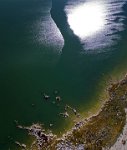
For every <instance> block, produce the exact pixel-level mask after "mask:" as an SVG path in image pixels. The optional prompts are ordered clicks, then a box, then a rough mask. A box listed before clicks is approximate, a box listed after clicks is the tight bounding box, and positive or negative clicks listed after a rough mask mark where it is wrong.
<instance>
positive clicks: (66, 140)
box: [17, 75, 127, 150]
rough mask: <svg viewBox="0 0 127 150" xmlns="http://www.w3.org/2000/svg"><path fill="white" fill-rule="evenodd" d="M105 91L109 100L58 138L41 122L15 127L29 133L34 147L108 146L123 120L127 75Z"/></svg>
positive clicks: (123, 124)
mask: <svg viewBox="0 0 127 150" xmlns="http://www.w3.org/2000/svg"><path fill="white" fill-rule="evenodd" d="M107 92H108V95H109V99H108V100H106V101H105V104H104V105H103V106H102V107H101V109H100V111H98V113H97V114H94V115H92V116H91V117H89V118H87V119H85V118H84V119H83V120H80V121H79V122H77V123H76V124H75V125H74V126H73V128H72V129H71V130H69V131H68V132H67V133H65V134H63V135H62V137H60V138H58V137H57V135H54V134H53V133H52V131H48V132H49V133H48V132H47V131H45V130H44V128H43V127H42V125H40V124H33V125H32V126H30V127H23V126H20V125H18V126H17V127H18V128H21V129H25V130H27V132H28V134H29V135H32V136H33V137H34V138H35V143H36V144H34V146H35V147H36V148H35V149H37V150H43V149H49V150H55V149H66V148H70V149H76V150H78V149H80V148H82V149H88V150H91V149H95V150H101V149H109V148H110V147H111V146H112V145H113V144H114V143H115V142H116V140H117V138H118V137H119V135H120V134H121V132H122V130H123V128H124V126H125V122H126V113H125V107H126V105H127V102H126V99H127V75H126V76H125V78H124V79H122V80H120V81H118V82H117V83H112V84H111V85H110V86H109V88H108V89H107ZM123 144H124V143H123ZM20 146H22V145H20ZM26 147H27V146H26ZM26 149H27V148H26ZM27 150H28V149H27ZM32 150H33V149H32ZM111 150H112V149H111Z"/></svg>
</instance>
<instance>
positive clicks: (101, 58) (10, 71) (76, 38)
mask: <svg viewBox="0 0 127 150" xmlns="http://www.w3.org/2000/svg"><path fill="white" fill-rule="evenodd" d="M52 6H53V7H52ZM51 8H52V11H51V13H52V14H50V10H51ZM82 8H83V9H82ZM92 8H94V9H92ZM77 10H78V11H77ZM81 10H82V11H81ZM95 11H97V14H96V15H95ZM77 12H78V13H77ZM82 14H84V15H82ZM86 14H87V15H86ZM75 15H76V16H77V17H79V21H81V23H79V22H77V20H75ZM88 16H89V17H88ZM126 16H127V5H126V0H108V1H106V0H98V1H96V0H87V1H86V0H80V1H79V0H64V1H61V2H60V1H59V0H53V2H52V1H51V0H27V1H25V0H1V1H0V93H1V94H0V118H1V119H0V133H1V134H0V149H1V150H7V149H8V148H9V147H12V145H13V140H10V138H8V136H11V137H13V139H14V140H15V139H17V140H19V141H26V134H25V133H24V132H23V133H22V132H20V131H19V130H18V129H16V128H15V125H14V120H18V121H19V122H20V123H21V124H25V125H31V124H32V123H33V122H42V123H44V124H45V126H46V127H47V128H48V127H49V124H50V123H53V124H54V126H53V127H52V128H53V130H54V131H55V132H57V131H63V130H64V127H63V124H64V119H63V118H61V117H60V116H59V115H58V114H59V112H63V111H64V105H65V104H69V105H71V106H73V107H75V108H76V109H77V110H79V111H86V110H88V108H89V107H90V106H91V104H92V103H94V104H95V100H96V99H97V97H98V95H99V92H98V91H99V90H100V89H101V86H100V84H99V83H100V82H101V80H102V78H103V77H104V76H106V75H107V74H111V73H112V71H113V70H114V69H115V68H117V69H118V70H120V68H122V69H125V68H126V64H127V62H126V60H127V43H126V40H127V34H126V32H127V31H126V25H127V20H126ZM73 17H74V20H73ZM101 17H102V18H101ZM91 18H92V20H90V19H91ZM93 18H94V19H93ZM69 19H70V20H71V19H72V20H71V21H70V20H69ZM76 19H77V18H76ZM86 20H87V22H86V24H85V21H86ZM99 21H102V23H101V24H100V23H99ZM94 22H95V24H94ZM77 23H78V25H76V24H77ZM91 23H92V25H91V26H90V27H91V28H90V29H89V25H90V24H91ZM80 24H81V27H80ZM82 24H84V26H85V29H83V28H82ZM93 24H94V26H93ZM97 25H99V26H97ZM78 27H79V28H80V30H79V29H78ZM86 28H88V29H86ZM81 29H82V30H81ZM95 29H96V30H95ZM76 31H78V32H76ZM82 35H83V36H82ZM121 66H122V67H121ZM55 90H58V91H59V95H60V96H61V98H62V101H61V102H60V106H58V104H54V101H55V95H54V91H55ZM41 93H46V94H49V95H50V97H51V98H50V100H49V101H45V100H44V99H43V97H42V95H41ZM32 104H34V106H33V105H32ZM66 124H67V123H66ZM12 149H14V148H12Z"/></svg>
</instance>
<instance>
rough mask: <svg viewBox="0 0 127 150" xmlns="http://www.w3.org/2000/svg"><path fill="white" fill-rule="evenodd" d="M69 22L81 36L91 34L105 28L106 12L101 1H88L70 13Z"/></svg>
mask: <svg viewBox="0 0 127 150" xmlns="http://www.w3.org/2000/svg"><path fill="white" fill-rule="evenodd" d="M67 17H68V23H69V25H70V28H71V29H72V30H73V31H74V33H75V34H76V35H78V36H79V37H81V38H84V37H88V36H91V35H93V34H95V33H97V32H99V31H101V30H102V29H103V28H104V25H105V24H106V19H105V18H106V14H105V9H104V6H103V5H102V4H101V3H95V2H87V3H85V4H84V5H81V6H78V7H76V8H73V9H72V10H71V11H70V12H69V13H68V16H67Z"/></svg>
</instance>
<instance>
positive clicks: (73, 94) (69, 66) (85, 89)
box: [51, 0, 125, 105]
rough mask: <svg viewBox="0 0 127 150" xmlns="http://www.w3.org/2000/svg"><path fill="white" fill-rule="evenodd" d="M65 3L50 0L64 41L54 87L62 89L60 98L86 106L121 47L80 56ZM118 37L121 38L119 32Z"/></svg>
mask: <svg viewBox="0 0 127 150" xmlns="http://www.w3.org/2000/svg"><path fill="white" fill-rule="evenodd" d="M67 2H68V0H62V1H60V0H52V8H51V17H52V19H53V20H54V22H55V23H56V25H57V27H58V28H59V30H60V32H61V34H62V36H63V38H64V47H63V49H62V54H61V58H60V61H59V63H58V65H57V67H56V70H55V72H57V79H58V83H57V84H58V85H59V84H61V85H63V86H64V88H65V90H64V92H65V93H64V94H65V95H69V97H70V99H73V100H72V101H73V102H72V103H74V104H76V105H80V104H79V103H80V102H81V103H82V102H83V103H88V102H89V100H90V98H91V97H93V96H94V95H96V90H95V89H96V87H97V86H96V85H98V82H99V81H100V79H101V78H102V76H103V74H107V73H108V72H111V71H112V68H114V67H115V66H116V65H118V63H119V61H120V59H119V55H120V54H119V48H120V47H119V46H120V45H121V44H120V43H119V42H118V44H117V45H116V46H114V47H110V48H109V49H111V50H110V52H109V51H108V52H107V53H106V52H104V53H100V54H96V55H87V54H82V53H81V52H82V50H83V47H82V44H81V42H80V40H79V38H78V37H77V36H76V35H75V34H74V33H73V31H72V30H71V29H70V26H69V24H68V22H67V16H66V13H65V11H64V8H65V6H66V5H67ZM118 34H119V35H120V36H122V33H121V32H119V33H118ZM122 51H125V49H124V48H123V50H122ZM91 93H92V94H91ZM76 101H77V102H76Z"/></svg>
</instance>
